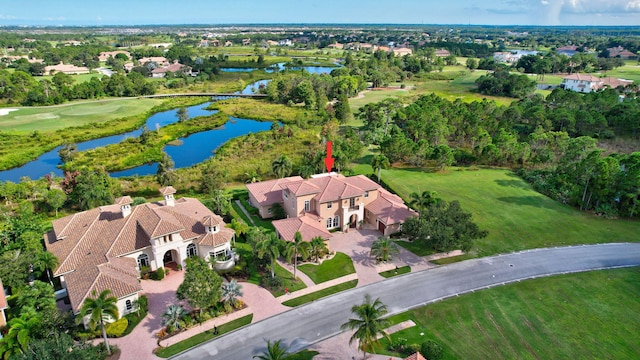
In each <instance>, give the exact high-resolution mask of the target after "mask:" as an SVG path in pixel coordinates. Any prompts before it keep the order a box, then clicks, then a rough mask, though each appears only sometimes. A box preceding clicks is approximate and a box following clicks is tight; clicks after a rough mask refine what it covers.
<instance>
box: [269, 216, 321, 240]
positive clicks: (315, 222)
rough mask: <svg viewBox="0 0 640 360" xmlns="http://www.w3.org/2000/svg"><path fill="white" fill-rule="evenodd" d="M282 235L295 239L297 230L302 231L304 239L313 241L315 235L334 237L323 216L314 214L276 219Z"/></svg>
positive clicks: (276, 224) (288, 238)
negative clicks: (328, 229)
mask: <svg viewBox="0 0 640 360" xmlns="http://www.w3.org/2000/svg"><path fill="white" fill-rule="evenodd" d="M273 226H274V227H275V228H276V231H277V232H278V234H280V237H281V238H282V239H284V240H286V241H293V239H294V238H295V235H296V232H298V231H299V232H300V234H301V235H302V240H304V241H311V239H313V238H314V237H317V236H320V237H321V238H323V239H329V238H331V237H332V235H331V233H330V232H328V231H327V229H326V225H325V222H324V221H323V219H322V218H320V217H318V216H317V215H313V214H305V215H303V216H300V217H296V218H288V219H282V220H276V221H274V222H273Z"/></svg>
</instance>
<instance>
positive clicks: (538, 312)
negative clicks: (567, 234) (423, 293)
mask: <svg viewBox="0 0 640 360" xmlns="http://www.w3.org/2000/svg"><path fill="white" fill-rule="evenodd" d="M639 293H640V268H629V269H616V270H601V271H594V272H586V273H579V274H569V275H561V276H553V277H548V278H542V279H535V280H528V281H524V282H521V283H516V284H510V285H506V286H501V287H497V288H493V289H489V290H483V291H479V292H476V293H472V294H466V295H462V296H460V297H456V298H453V299H449V300H445V301H442V302H438V303H435V304H431V305H427V306H424V307H421V308H417V309H414V310H411V311H409V312H406V313H403V314H400V315H397V316H393V317H391V320H392V322H393V323H399V322H401V321H404V320H407V319H412V320H413V321H414V322H415V323H416V324H417V326H415V327H412V328H408V329H405V330H402V331H400V332H397V333H395V334H393V335H392V339H397V338H405V339H407V340H408V341H407V343H408V344H412V343H413V344H421V343H422V342H424V341H426V340H430V339H431V340H435V341H436V342H438V343H440V344H441V345H442V346H443V348H444V359H635V358H638V354H639V353H640V345H639V344H640V332H638V331H637V330H638V324H640V301H639V300H638V294H639ZM421 332H422V333H424V335H422V336H421V335H420V333H421ZM383 345H386V341H384V340H383ZM384 353H386V354H387V355H392V353H389V352H386V351H384Z"/></svg>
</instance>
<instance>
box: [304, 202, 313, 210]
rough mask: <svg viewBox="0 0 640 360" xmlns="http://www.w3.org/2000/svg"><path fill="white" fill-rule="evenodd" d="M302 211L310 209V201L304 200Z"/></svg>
mask: <svg viewBox="0 0 640 360" xmlns="http://www.w3.org/2000/svg"><path fill="white" fill-rule="evenodd" d="M304 211H311V201H309V200H305V201H304Z"/></svg>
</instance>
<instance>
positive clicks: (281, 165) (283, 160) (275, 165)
mask: <svg viewBox="0 0 640 360" xmlns="http://www.w3.org/2000/svg"><path fill="white" fill-rule="evenodd" d="M292 166H293V165H291V161H290V160H289V158H288V157H287V156H286V155H282V156H280V157H279V158H277V159H275V160H273V162H272V163H271V170H273V173H274V174H275V175H276V177H278V178H279V179H281V178H283V177H285V176H289V175H290V174H291V171H292V170H293V168H292Z"/></svg>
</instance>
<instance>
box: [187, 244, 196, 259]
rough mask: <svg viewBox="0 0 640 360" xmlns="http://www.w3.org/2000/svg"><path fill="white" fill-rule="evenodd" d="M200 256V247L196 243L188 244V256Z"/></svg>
mask: <svg viewBox="0 0 640 360" xmlns="http://www.w3.org/2000/svg"><path fill="white" fill-rule="evenodd" d="M194 256H198V249H197V248H196V244H189V245H187V257H194Z"/></svg>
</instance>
